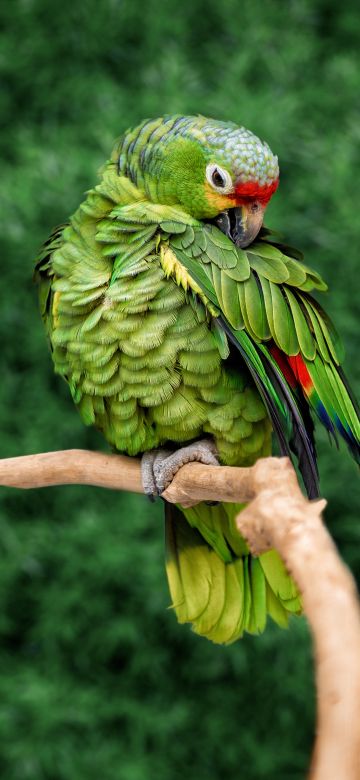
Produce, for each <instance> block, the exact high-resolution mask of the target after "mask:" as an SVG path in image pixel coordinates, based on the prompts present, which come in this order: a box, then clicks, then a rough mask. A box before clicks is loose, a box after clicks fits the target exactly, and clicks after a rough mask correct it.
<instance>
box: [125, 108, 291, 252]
mask: <svg viewBox="0 0 360 780" xmlns="http://www.w3.org/2000/svg"><path fill="white" fill-rule="evenodd" d="M116 159H117V162H118V169H119V173H125V175H127V176H128V177H129V178H130V179H131V180H132V181H133V183H134V184H136V185H137V186H138V187H139V188H140V189H143V190H144V191H145V193H146V196H147V197H148V198H149V199H150V200H151V201H153V202H155V203H162V204H169V205H180V206H181V207H182V208H183V209H184V210H185V211H186V212H187V213H189V214H190V215H191V216H193V217H195V218H196V219H200V220H204V221H209V220H211V221H212V222H215V223H216V224H217V226H218V227H219V228H220V229H221V230H222V231H223V232H224V233H226V235H228V236H229V238H231V240H232V241H233V242H234V243H236V245H237V246H239V247H246V246H248V245H249V244H250V243H251V242H252V241H253V240H254V239H255V238H256V236H257V234H258V232H259V230H260V228H261V226H262V223H263V217H264V211H265V208H266V206H267V204H268V202H269V200H270V198H271V196H272V195H273V193H274V192H275V190H276V189H277V186H278V182H279V166H278V160H277V157H275V155H273V153H272V152H271V150H270V148H269V146H268V145H267V144H266V143H263V142H262V141H260V139H259V138H257V137H256V136H255V135H253V133H251V132H250V131H249V130H246V129H245V128H244V127H238V126H237V125H235V124H234V123H232V122H221V121H216V120H214V119H207V118H205V117H202V116H189V117H184V116H168V117H161V118H159V119H156V120H146V121H145V122H143V123H142V124H141V125H140V126H139V127H137V128H135V129H134V130H130V131H128V132H127V133H126V134H125V136H124V137H123V138H122V139H121V142H120V146H118V147H117V149H116Z"/></svg>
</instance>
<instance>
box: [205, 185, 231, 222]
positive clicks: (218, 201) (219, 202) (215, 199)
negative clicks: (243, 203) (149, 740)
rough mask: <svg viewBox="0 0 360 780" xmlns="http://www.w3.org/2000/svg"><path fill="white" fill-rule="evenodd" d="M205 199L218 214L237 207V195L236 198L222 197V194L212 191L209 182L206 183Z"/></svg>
mask: <svg viewBox="0 0 360 780" xmlns="http://www.w3.org/2000/svg"><path fill="white" fill-rule="evenodd" d="M205 197H206V200H207V202H208V204H209V206H211V207H212V208H214V210H216V214H219V213H220V211H225V210H226V209H231V208H233V207H235V206H236V197H235V193H234V197H232V196H231V195H221V193H220V192H215V190H213V189H212V187H211V185H210V184H209V182H208V181H207V182H205Z"/></svg>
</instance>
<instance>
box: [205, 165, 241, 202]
mask: <svg viewBox="0 0 360 780" xmlns="http://www.w3.org/2000/svg"><path fill="white" fill-rule="evenodd" d="M206 178H207V180H208V182H209V184H211V186H212V187H213V189H214V190H217V191H218V192H222V193H223V194H224V195H226V194H227V193H228V192H231V191H232V190H233V186H234V185H233V183H232V178H231V176H230V173H228V172H227V171H225V170H224V168H220V166H219V165H215V164H214V163H210V164H209V165H207V166H206Z"/></svg>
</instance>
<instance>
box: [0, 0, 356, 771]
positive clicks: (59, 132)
mask: <svg viewBox="0 0 360 780" xmlns="http://www.w3.org/2000/svg"><path fill="white" fill-rule="evenodd" d="M1 21H2V22H3V25H1V27H2V30H3V32H2V33H1V34H0V43H1V52H2V53H1V55H0V72H1V84H2V88H1V91H0V106H1V115H2V117H3V119H4V120H5V128H4V130H3V131H2V134H1V137H0V144H1V151H2V153H3V156H4V164H3V168H2V174H1V177H0V195H1V201H2V208H1V216H0V220H1V229H0V236H1V242H2V255H1V258H2V259H1V286H0V295H1V304H0V339H1V346H2V348H1V383H0V399H1V405H0V414H1V424H0V431H1V439H0V440H1V451H0V456H1V457H6V456H11V455H17V454H27V453H32V452H37V451H44V450H50V449H54V450H55V449H62V448H68V447H89V448H94V449H96V448H98V449H100V448H102V449H106V446H105V444H104V443H103V442H102V440H101V438H100V436H99V435H98V434H96V432H94V431H92V430H89V429H86V428H84V427H83V425H82V424H81V422H80V419H79V418H78V416H77V413H76V411H75V409H74V407H73V405H72V402H71V400H70V397H69V393H68V390H67V387H66V386H65V383H63V382H61V380H59V379H58V378H56V377H54V375H53V371H52V366H51V360H50V356H49V353H48V350H47V345H46V341H45V337H44V333H43V329H42V324H41V321H40V316H39V314H38V309H37V302H36V296H35V291H34V289H33V286H32V281H31V276H32V267H33V261H34V257H35V256H36V253H37V250H38V247H39V246H40V244H41V242H42V241H43V240H44V239H45V238H46V237H47V235H48V234H49V232H50V229H51V228H52V227H53V226H54V225H56V224H59V223H61V222H62V221H64V220H65V219H66V218H67V217H68V215H69V214H70V213H71V212H73V211H74V209H75V208H76V207H77V205H78V203H79V202H80V199H81V198H82V194H83V192H84V190H86V189H87V188H88V187H90V186H91V185H92V184H93V183H94V182H95V180H96V171H97V169H98V168H99V166H101V164H102V163H103V162H104V161H105V159H106V158H107V157H108V155H109V153H110V150H111V148H112V144H113V141H114V139H115V138H116V137H117V136H118V135H120V133H121V132H122V131H123V130H124V129H125V128H126V127H128V126H130V125H132V124H135V123H137V122H138V121H140V120H141V119H142V118H144V117H146V116H156V115H159V114H161V113H164V112H165V113H173V112H181V113H197V112H199V113H203V114H205V115H210V116H213V117H216V118H218V119H231V120H234V121H236V122H238V123H239V124H244V125H245V126H246V127H249V128H250V129H251V130H252V131H254V132H255V133H257V134H258V135H260V136H261V137H263V138H265V139H266V140H267V141H268V143H269V144H270V146H271V148H272V149H273V151H274V152H275V153H277V154H278V155H279V158H280V168H281V186H280V189H279V192H278V194H277V195H276V197H275V198H274V201H273V203H272V204H271V206H270V207H269V210H268V216H267V223H268V224H269V225H270V226H271V227H273V228H275V229H278V230H281V231H282V232H283V233H284V235H285V237H286V240H288V241H289V242H291V243H293V244H294V245H297V246H299V248H300V249H302V250H303V251H304V252H305V257H306V258H307V259H308V261H309V263H310V264H311V265H312V266H314V267H315V268H317V270H319V271H320V272H321V274H322V275H323V276H324V278H325V279H326V280H327V282H328V283H329V286H330V293H329V296H328V301H327V303H326V305H327V308H328V310H329V312H330V314H331V315H332V316H333V318H334V319H335V322H336V323H337V325H338V328H339V330H340V332H341V334H342V336H343V340H344V342H345V345H346V353H347V361H346V364H345V368H346V370H347V374H348V376H349V379H350V380H351V382H352V384H353V386H354V387H356V381H357V380H358V379H359V365H358V362H357V360H356V357H357V322H356V318H357V316H358V292H357V290H356V287H357V278H358V246H359V244H360V222H359V219H358V215H357V212H358V210H359V208H360V178H359V176H358V173H357V172H358V170H359V163H360V160H359V156H360V153H359V149H360V130H359V128H360V107H359V100H358V93H359V88H358V79H359V75H358V74H359V64H360V63H359V49H360V47H359V34H358V27H359V25H358V16H357V4H356V3H355V2H351V0H348V1H347V2H344V3H343V4H341V6H340V4H338V3H336V2H335V0H289V2H287V3H285V2H280V0H274V2H272V3H270V2H266V0H242V2H241V3H239V2H237V1H236V0H223V2H222V3H219V2H217V0H206V1H205V0H182V2H181V3H180V4H179V3H178V0H166V2H165V0H164V2H163V3H159V2H158V0H148V1H147V2H146V3H144V4H142V3H141V2H140V0H102V1H101V2H97V0H82V2H81V3H80V2H76V0H75V1H74V0H71V1H70V0H62V2H61V3H58V2H55V0H13V2H11V3H4V4H3V5H2V10H1ZM318 442H319V446H318V449H319V458H320V469H321V475H322V490H323V494H324V495H325V496H326V498H327V499H328V501H329V506H328V510H327V520H328V523H329V525H330V528H331V530H332V533H333V534H334V536H335V538H336V541H337V543H338V545H339V547H340V550H341V553H342V555H343V557H344V558H345V560H346V561H347V562H348V563H349V565H351V567H352V568H353V571H354V572H355V574H357V575H359V574H360V526H359V522H358V517H357V512H356V507H357V506H359V486H358V485H356V479H357V473H356V468H355V467H354V465H353V464H352V463H351V462H350V458H349V457H348V455H347V453H346V452H345V449H344V448H341V451H340V453H338V452H336V450H335V448H330V447H329V443H328V441H327V437H326V435H325V434H324V433H323V432H322V431H321V430H319V431H318ZM0 500H1V509H0V513H1V535H0V545H1V560H2V564H1V570H0V668H1V673H0V771H1V777H2V778H3V780H98V779H99V778H101V780H143V778H146V780H153V778H154V779H155V778H156V779H158V778H160V779H161V780H162V779H163V778H164V780H178V779H180V778H182V777H183V776H184V775H185V776H186V777H187V780H203V779H204V780H205V778H222V779H224V780H227V778H233V777H238V778H243V780H253V779H254V780H255V779H257V778H267V780H275V778H276V780H289V778H291V780H297V779H298V780H300V778H302V777H304V774H305V770H306V767H307V765H308V761H309V752H310V749H311V742H312V734H313V729H314V688H313V680H312V661H311V644H310V639H309V635H308V631H307V627H306V625H305V622H304V621H302V620H294V621H293V622H292V624H291V629H290V631H287V632H284V631H281V630H280V629H278V628H276V627H275V626H273V625H269V628H268V629H267V631H266V633H265V634H264V636H262V637H261V638H256V637H255V638H254V637H247V638H245V639H244V640H242V641H241V642H238V643H237V644H235V645H233V646H231V647H227V648H221V647H218V646H213V645H211V644H210V643H209V642H207V641H205V640H203V639H199V638H198V637H196V636H195V635H193V634H191V632H190V631H189V629H188V628H187V627H181V626H178V625H177V623H176V620H175V617H174V615H173V614H172V612H171V610H167V606H168V603H169V597H168V592H167V586H166V581H165V572H164V566H163V527H162V507H161V505H160V502H159V505H156V506H152V505H150V504H149V503H148V502H147V501H146V500H145V498H144V499H143V498H141V497H136V496H133V495H121V494H117V493H113V492H106V491H101V490H99V489H95V488H87V487H83V488H81V487H76V488H70V487H59V488H52V489H48V490H42V491H40V490H36V491H35V490H34V491H29V492H24V493H22V492H20V491H18V492H16V491H11V490H5V489H2V490H1V493H0ZM279 522H281V518H279ZM319 577H321V571H319ZM334 620H336V615H334Z"/></svg>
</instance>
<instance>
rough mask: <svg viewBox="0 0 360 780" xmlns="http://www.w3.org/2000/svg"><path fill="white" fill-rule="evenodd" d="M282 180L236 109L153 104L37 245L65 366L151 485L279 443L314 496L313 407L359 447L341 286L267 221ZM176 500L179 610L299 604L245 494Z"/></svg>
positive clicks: (236, 610)
mask: <svg viewBox="0 0 360 780" xmlns="http://www.w3.org/2000/svg"><path fill="white" fill-rule="evenodd" d="M278 184H279V164H278V158H277V156H275V155H274V154H273V153H272V151H271V149H270V148H269V146H268V144H267V143H265V142H263V141H262V140H260V138H258V137H257V136H256V135H254V134H253V133H252V132H251V131H249V130H247V129H246V128H244V127H242V126H239V125H237V124H235V123H234V122H226V121H220V120H215V119H211V118H207V117H204V116H201V115H196V116H182V115H164V116H162V117H158V118H156V119H146V120H144V121H143V122H141V124H139V125H137V126H136V127H134V128H131V129H129V130H127V131H126V132H124V133H123V134H122V136H121V137H120V139H119V140H118V141H117V142H116V143H115V146H114V149H113V151H112V153H111V156H110V158H109V159H108V161H107V162H106V163H105V165H104V167H103V168H102V169H101V171H100V178H99V180H98V183H97V184H96V186H94V187H93V188H92V189H90V190H89V191H88V192H87V193H86V195H85V198H84V200H83V201H82V203H81V204H80V206H79V208H78V209H77V211H76V212H75V213H74V215H73V216H72V217H71V218H69V221H68V222H67V223H66V224H64V225H61V226H60V227H58V228H56V229H55V230H54V231H53V233H52V234H51V236H50V238H49V239H48V240H47V241H46V243H45V244H44V245H43V247H42V249H41V251H40V254H39V256H38V257H37V260H36V266H35V282H36V284H37V285H38V291H39V300H40V308H41V314H42V317H43V321H44V325H45V330H46V333H47V336H48V340H49V342H50V348H51V352H52V359H53V363H54V368H55V372H56V373H57V374H59V375H60V376H62V377H63V378H64V379H65V381H66V382H67V383H68V386H69V390H70V394H71V396H72V399H73V401H74V403H75V405H76V407H77V409H78V411H79V413H80V416H81V418H82V420H83V422H84V423H85V424H86V425H93V426H95V427H96V428H97V429H98V430H99V431H100V432H101V433H102V434H103V436H104V437H105V439H106V441H107V442H108V444H109V445H110V446H111V447H112V448H113V449H114V450H115V451H116V452H120V453H125V454H127V455H129V456H141V457H142V461H141V463H142V478H143V486H144V492H145V493H147V494H148V495H149V498H151V499H152V500H154V497H156V496H161V495H162V493H163V492H164V490H165V489H166V487H167V486H168V485H169V484H170V483H171V480H172V478H173V476H174V475H175V474H176V472H177V471H178V469H179V468H180V467H181V466H182V465H183V464H184V463H188V462H191V461H201V462H203V463H207V464H209V465H213V466H221V465H227V466H251V465H253V464H254V463H255V462H256V461H257V460H258V459H259V458H263V457H267V456H270V455H271V454H272V453H274V452H275V453H277V452H279V453H280V454H282V455H285V456H288V457H290V458H291V460H292V462H293V464H294V465H295V467H296V468H297V470H298V473H299V475H301V479H302V481H303V485H304V489H305V490H306V492H307V495H308V497H309V498H310V499H314V498H316V497H317V496H318V495H319V484H318V468H317V456H316V448H315V441H314V420H315V419H316V418H318V419H319V420H320V422H321V423H322V424H323V425H324V426H325V428H326V429H327V431H328V432H329V436H330V438H331V439H332V440H335V441H337V439H338V437H339V436H340V437H341V438H342V439H344V440H345V442H346V444H347V445H348V448H349V450H350V452H351V454H352V456H353V457H354V458H355V459H356V460H357V462H359V441H360V423H359V413H358V410H357V407H356V401H355V399H354V396H353V394H352V392H351V389H350V387H349V385H348V382H347V380H346V378H345V375H344V373H343V370H342V368H341V363H342V361H343V354H342V348H341V344H340V340H339V337H338V335H337V333H336V330H335V328H334V326H333V324H332V322H331V321H330V319H329V317H328V315H327V314H326V312H325V311H324V309H323V307H322V305H321V304H320V303H319V302H318V299H317V297H314V296H313V294H314V293H315V295H316V296H318V297H319V295H320V294H322V293H323V292H325V291H326V290H327V285H326V284H325V282H324V281H323V279H322V278H321V276H320V275H319V274H318V273H317V272H316V271H314V270H312V269H311V268H310V267H308V266H307V265H306V264H305V263H304V261H303V256H302V254H301V252H299V251H298V250H297V249H294V248H292V247H290V246H287V245H286V244H285V243H284V241H283V237H282V235H280V234H278V233H276V232H274V231H272V230H270V229H269V228H266V227H265V226H264V224H263V222H264V213H265V210H266V208H267V206H268V204H269V202H270V200H271V198H272V196H273V195H274V194H275V192H276V190H277V188H278ZM164 504H165V548H166V571H167V578H168V583H169V590H170V596H171V602H172V604H171V606H172V608H173V610H174V611H175V614H176V617H177V620H178V622H179V623H189V624H191V627H192V629H193V631H194V632H195V633H196V634H198V635H201V636H204V637H206V638H207V639H209V640H211V641H212V642H215V643H218V644H230V643H232V642H234V641H235V640H237V639H239V638H240V637H242V635H243V634H244V632H247V633H250V634H260V633H262V632H263V631H264V629H265V626H266V623H267V619H268V616H270V618H272V620H273V621H275V623H277V624H278V625H279V626H280V627H286V626H287V625H288V621H289V618H290V617H291V616H292V615H299V614H301V612H302V601H301V594H300V593H299V591H298V588H297V586H296V584H295V582H294V581H293V579H292V577H291V575H290V573H289V572H288V571H287V570H286V568H285V565H284V563H283V562H282V560H281V558H280V556H279V554H278V553H277V551H276V550H273V549H272V550H268V551H266V552H264V553H263V554H261V555H259V556H253V555H251V553H250V550H249V548H248V546H247V544H246V541H245V539H243V538H242V537H241V535H240V534H239V532H238V530H237V526H236V516H237V515H238V514H239V512H241V510H242V508H243V505H241V504H231V503H222V502H218V503H210V502H208V503H207V502H204V501H203V502H200V503H198V504H196V505H195V506H192V507H182V506H181V505H171V504H170V503H169V502H166V501H165V502H164ZM278 521H279V523H281V517H279V518H278Z"/></svg>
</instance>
